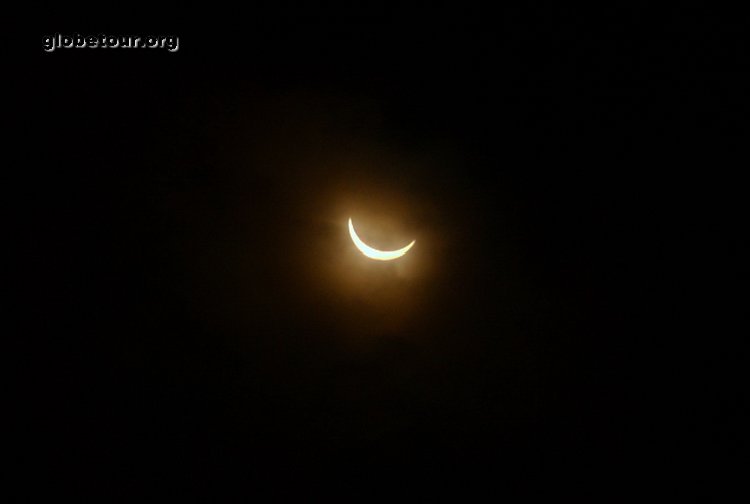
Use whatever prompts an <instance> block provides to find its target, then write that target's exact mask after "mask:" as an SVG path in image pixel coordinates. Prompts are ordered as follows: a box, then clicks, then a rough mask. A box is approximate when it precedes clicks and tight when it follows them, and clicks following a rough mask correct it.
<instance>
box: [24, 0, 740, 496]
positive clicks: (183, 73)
mask: <svg viewBox="0 0 750 504" xmlns="http://www.w3.org/2000/svg"><path fill="white" fill-rule="evenodd" d="M89 14H92V13H89ZM93 14H95V13H93ZM125 14H127V16H125V17H132V18H134V19H136V20H137V21H134V22H133V24H132V25H128V24H127V23H125V22H122V16H117V17H118V18H120V19H119V22H117V23H116V22H114V21H113V19H115V17H112V18H109V17H108V16H102V18H101V19H98V20H96V21H93V22H90V21H89V20H85V21H84V20H83V18H79V19H76V20H75V21H61V20H59V19H54V18H51V17H50V18H49V20H47V21H42V22H39V23H29V24H30V25H32V24H33V29H30V30H28V31H26V32H24V35H23V36H19V37H17V38H15V39H14V40H13V44H14V45H13V47H17V48H18V51H17V53H16V54H14V55H13V56H12V62H13V63H15V62H16V61H18V62H19V63H20V65H19V67H18V71H13V72H11V73H12V83H13V84H15V85H16V86H14V88H13V92H15V93H16V94H17V96H19V97H20V98H19V99H17V100H13V102H14V103H13V104H12V105H11V109H12V111H13V112H18V121H19V122H18V124H19V125H20V128H21V130H22V131H24V132H25V133H26V135H25V136H26V137H27V138H28V137H29V136H30V137H32V138H33V141H32V142H29V143H28V145H27V144H26V143H25V142H19V143H16V145H14V146H11V147H18V146H20V147H21V150H22V156H21V158H22V159H23V162H22V165H23V166H25V167H26V168H24V170H23V173H22V176H23V183H21V184H19V185H18V187H20V191H18V192H17V195H18V194H20V196H21V198H20V199H21V200H22V203H20V204H19V206H18V212H19V214H20V217H21V219H20V221H21V223H22V225H21V232H20V235H19V236H20V238H19V240H18V241H19V243H21V245H22V246H23V247H24V250H25V252H24V254H25V258H26V259H27V260H28V261H29V262H30V266H31V267H30V268H29V270H28V273H27V274H26V273H25V274H24V278H23V283H22V286H21V287H20V289H19V291H18V292H19V293H20V299H21V300H22V303H23V304H24V308H25V310H24V311H23V314H24V323H23V328H24V330H23V331H22V333H21V334H22V343H23V345H22V348H23V351H22V353H21V354H20V355H22V356H23V358H22V359H21V361H22V363H23V366H24V368H25V373H24V376H23V378H22V380H21V382H20V383H21V385H22V386H21V387H20V390H21V393H20V397H21V408H20V409H19V410H20V411H22V412H24V413H26V414H25V415H23V416H22V426H21V431H20V432H21V433H22V435H21V436H20V439H21V440H22V444H23V445H24V448H23V450H21V455H20V457H19V459H18V460H19V467H20V468H21V470H22V472H23V473H24V474H25V475H31V476H32V478H31V481H32V483H31V484H30V485H29V486H27V487H25V488H26V490H25V491H27V492H29V493H34V492H37V491H40V490H49V489H51V490H53V491H58V490H59V491H61V492H67V491H75V492H94V493H96V494H99V495H107V496H108V497H107V498H108V499H109V498H113V497H117V496H128V495H138V496H142V495H162V492H165V494H164V495H168V496H172V497H175V498H176V496H177V495H180V496H182V495H185V496H189V497H197V498H199V499H210V500H213V499H214V498H215V497H216V495H218V494H230V495H238V494H240V495H248V496H252V495H274V496H277V497H279V498H284V497H286V496H291V495H299V496H302V497H305V496H307V497H310V496H312V495H314V493H315V492H316V491H317V490H320V489H335V490H338V491H340V492H342V493H343V494H345V495H348V496H349V497H350V498H352V499H354V498H360V497H366V496H373V495H376V494H379V493H380V492H383V493H385V495H391V496H397V495H400V494H398V493H390V492H399V491H401V490H402V489H404V488H408V489H411V490H415V491H416V492H418V493H419V494H422V495H425V494H428V493H442V492H444V491H447V490H449V489H451V490H457V491H458V492H459V494H465V493H471V492H480V491H489V492H491V494H492V495H494V496H502V495H508V494H509V493H520V494H522V495H526V496H536V495H540V494H549V495H555V494H558V493H561V494H563V493H564V494H567V493H574V494H577V495H579V496H582V497H583V498H586V497H589V498H592V499H597V500H599V501H601V500H603V501H618V500H628V499H630V498H631V497H632V496H634V495H636V496H644V495H652V494H651V493H649V492H654V493H653V495H662V496H669V495H671V494H672V493H673V492H676V491H677V490H680V489H686V488H687V489H689V490H692V489H693V488H696V489H698V488H700V489H708V490H709V491H711V492H714V491H716V489H717V488H721V487H723V485H724V482H725V481H726V480H727V479H728V478H731V477H732V475H733V474H734V472H735V471H736V466H734V465H733V463H732V462H731V457H732V455H733V454H736V450H738V448H737V441H736V440H735V439H734V438H733V437H732V436H733V435H732V434H730V433H729V431H728V429H727V428H726V425H728V423H729V422H731V420H730V419H731V418H732V412H733V411H736V409H737V408H736V406H735V404H736V401H737V398H736V396H733V395H732V392H731V390H732V389H731V388H730V387H726V386H719V387H716V388H713V387H711V386H709V385H708V383H709V382H708V381H707V380H706V377H707V376H711V377H713V378H715V377H716V376H717V373H716V369H717V367H716V360H715V359H716V357H718V358H720V359H725V360H724V361H721V362H722V364H721V366H720V367H721V368H722V369H723V372H725V373H726V372H727V370H729V373H733V372H734V371H733V369H734V368H733V367H732V364H731V363H730V362H731V360H730V359H729V357H728V354H729V353H730V352H729V351H726V350H719V351H718V355H717V350H716V347H715V346H713V344H712V343H711V342H712V341H714V340H715V338H716V337H717V336H718V334H717V333H721V332H722V331H723V329H721V328H720V327H719V326H718V325H717V324H716V323H713V325H711V326H710V329H706V330H702V328H699V323H698V320H697V315H696V313H695V312H691V311H690V309H689V308H688V303H687V298H689V297H691V295H690V294H688V293H689V292H690V291H691V289H693V288H694V287H695V286H696V285H697V284H699V283H701V282H702V281H703V280H705V278H704V273H702V272H701V268H699V267H696V264H698V263H697V262H696V261H700V260H706V257H707V255H708V251H707V249H710V248H714V247H716V246H718V244H719V243H720V242H721V241H722V237H721V235H720V230H717V229H715V228H714V227H713V225H714V223H713V222H711V221H712V220H713V219H711V217H710V215H711V214H710V211H715V210H716V209H717V208H719V209H721V211H722V212H727V213H729V214H731V215H735V216H736V215H737V210H736V208H737V206H736V204H737V200H736V199H735V198H736V197H737V195H738V192H739V188H738V187H737V185H736V184H734V183H732V182H731V176H728V175H727V173H729V172H731V171H732V170H741V169H743V168H742V162H741V160H740V159H741V158H737V157H735V155H737V154H738V153H739V149H738V147H739V145H740V141H741V140H743V139H744V135H745V132H746V125H745V122H746V117H747V114H746V112H747V96H746V92H745V88H744V84H743V82H744V80H743V76H744V72H745V71H746V67H745V59H746V56H747V50H746V45H745V41H744V38H743V37H744V36H743V34H742V30H743V29H744V27H743V26H742V25H741V23H739V22H732V21H728V20H727V19H726V18H720V17H713V16H711V15H710V14H709V13H706V12H700V11H697V10H690V9H682V10H676V11H673V12H653V11H647V10H639V9H635V8H630V9H609V10H606V11H605V10H603V9H600V10H598V11H589V12H586V13H580V12H575V11H573V10H569V9H564V8H557V9H551V10H545V9H541V8H531V7H529V8H508V7H506V8H504V9H501V10H499V11H497V12H493V11H490V10H485V9H479V8H476V9H472V8H468V7H464V8H460V9H458V10H456V8H452V7H446V6H434V5H430V6H427V5H425V6H424V7H422V8H417V9H406V8H400V9H397V8H393V9H390V8H386V7H383V6H360V7H357V8H353V7H349V8H346V9H343V10H341V9H334V8H330V9H326V10H325V11H320V10H318V9H317V8H297V7H286V8H279V7H276V8H274V9H270V8H264V9H256V10H250V11H249V12H239V11H236V10H234V11H233V10H227V11H225V12H224V13H222V14H221V15H217V14H216V13H215V12H214V13H212V14H208V13H206V12H204V11H203V10H200V9H194V10H190V11H185V10H184V9H182V10H181V9H175V10H174V11H173V12H170V13H169V14H168V15H166V16H164V17H163V21H161V20H157V19H156V17H157V16H155V15H149V16H148V20H147V21H145V20H144V18H145V17H144V16H143V15H139V14H138V13H137V12H130V13H125ZM151 14H153V13H151ZM89 17H91V18H93V17H94V16H89ZM61 19H62V18H61ZM108 19H109V20H108ZM57 32H60V33H75V32H79V33H85V34H97V33H114V34H142V33H157V34H174V35H177V36H179V37H180V49H179V51H178V52H176V53H170V52H167V51H165V50H157V49H149V50H125V49H117V50H115V49H97V50H90V49H78V50H74V49H60V50H57V51H55V52H53V53H45V52H44V51H43V49H42V40H43V39H42V36H43V35H51V34H54V33H57ZM321 131H322V132H321ZM14 143H15V142H14ZM363 144H364V145H367V147H366V148H364V149H363V148H362V147H361V146H362V145H363ZM373 151H376V152H378V159H379V160H384V162H383V164H382V166H381V167H380V168H376V169H375V170H376V173H373V174H372V176H373V177H376V178H377V179H378V180H388V181H389V182H388V183H389V184H392V185H393V186H396V187H398V188H399V190H402V191H403V192H404V194H410V193H413V194H414V197H415V199H416V201H418V202H419V201H429V202H430V204H431V205H434V206H435V207H437V208H438V210H437V214H436V215H438V216H440V217H441V218H442V219H444V221H443V222H442V223H441V226H444V228H445V229H452V230H463V231H462V232H456V233H455V234H453V235H451V236H450V237H449V238H446V240H447V241H448V247H447V249H446V250H449V251H450V252H451V254H452V255H450V256H448V257H443V258H441V261H442V262H441V265H442V269H441V270H440V277H439V279H435V280H434V281H432V282H428V283H427V284H426V285H428V287H429V289H426V291H425V292H424V293H423V294H424V298H423V299H424V301H423V302H424V303H425V304H424V306H426V308H425V311H424V314H425V315H424V318H423V319H421V321H420V322H419V323H416V324H412V325H410V326H409V327H408V329H405V330H403V331H399V330H385V329H384V330H379V329H378V328H377V327H376V328H375V329H373V333H372V334H368V335H367V336H366V338H368V343H367V344H363V345H351V344H347V343H346V341H347V338H356V337H358V332H357V329H356V327H357V324H358V322H360V320H359V319H358V318H357V317H358V315H357V313H358V312H356V311H355V312H354V313H344V311H343V310H344V309H343V308H341V306H343V305H341V306H339V308H336V306H338V305H336V304H335V302H336V300H335V299H334V300H333V301H330V300H328V301H329V302H330V303H333V304H328V305H325V306H324V302H323V300H321V299H319V298H317V297H316V296H315V295H314V294H311V292H313V291H311V290H310V287H309V285H307V284H306V283H305V282H310V281H312V280H310V279H309V278H306V277H304V276H303V275H302V276H300V275H298V274H299V273H300V271H302V270H305V268H308V269H309V266H310V264H313V263H314V261H316V260H318V259H320V257H321V256H320V255H315V254H311V257H310V258H308V259H305V260H302V259H300V255H299V252H298V251H296V249H297V248H298V247H300V244H299V243H298V241H299V239H300V237H302V238H304V239H308V238H311V237H312V238H314V237H315V236H318V235H319V234H320V233H323V234H325V233H326V232H329V230H326V229H323V230H320V229H319V228H317V227H315V226H316V222H315V221H314V220H313V219H310V220H306V219H305V217H304V212H305V211H306V210H312V211H322V210H319V209H318V208H316V207H315V205H316V202H319V201H320V200H321V199H325V198H318V197H316V196H315V194H316V191H317V192H320V191H327V190H329V189H323V188H324V187H325V188H327V187H328V186H327V185H326V182H327V181H328V180H329V179H331V178H336V179H337V180H346V179H347V177H348V176H349V171H348V169H347V168H343V169H340V170H338V171H335V172H328V171H326V170H324V169H320V168H319V167H317V168H313V167H310V168H309V169H306V168H305V163H304V162H303V161H304V160H305V159H307V158H306V156H311V155H312V156H318V157H317V158H316V159H318V160H319V159H327V156H333V157H336V156H338V155H339V154H340V153H345V152H355V154H356V155H362V154H361V153H363V152H364V153H368V152H373ZM289 152H293V153H295V154H289ZM311 153H312V154H311ZM321 153H322V154H321ZM394 153H395V154H394ZM295 156H296V157H295ZM395 158H398V159H418V160H419V162H417V163H416V165H418V168H414V169H413V170H411V169H409V168H408V167H407V168H404V166H406V165H409V163H405V164H404V163H402V164H399V163H394V164H393V165H389V164H388V160H389V159H395ZM290 160H291V161H290ZM300 160H303V161H300ZM431 160H432V161H431ZM433 161H434V162H433ZM290 163H291V164H294V167H293V168H289V167H288V166H287V165H288V164H290ZM19 166H20V165H19ZM311 166H312V165H311ZM315 166H319V165H315ZM351 176H352V177H358V176H360V174H359V172H358V171H357V170H355V169H352V170H351ZM301 202H302V203H301ZM709 209H710V211H709ZM300 215H303V216H302V217H300ZM405 218H407V217H405ZM731 222H732V221H731V220H730V219H729V218H726V219H724V220H722V223H724V224H726V228H733V224H732V223H731ZM433 223H434V221H433ZM342 229H344V228H342ZM440 229H443V228H440ZM344 232H345V231H344ZM316 233H317V234H316ZM326 236H328V235H326ZM459 237H460V241H461V243H458V240H459ZM451 240H453V241H452V242H451ZM292 250H295V251H294V252H292ZM704 251H705V252H706V255H705V256H704V255H703V253H704ZM459 252H460V254H459ZM436 253H437V252H436ZM316 254H320V252H317V253H316ZM701 258H702V259H701ZM300 261H301V262H300ZM305 261H309V262H305ZM248 264H252V266H248ZM721 266H722V265H721V264H714V263H712V265H711V267H710V268H711V269H712V270H713V271H717V270H719V269H720V268H721ZM305 271H306V270H305ZM705 276H709V277H710V276H711V273H707V274H705ZM315 278H317V279H318V280H319V279H320V277H315ZM427 291H429V292H427ZM300 292H303V293H304V294H300ZM418 292H421V291H418ZM705 293H706V292H705V291H704V294H705ZM332 306H333V308H332ZM703 308H704V309H705V308H706V306H705V305H704V306H703ZM337 309H339V310H341V313H339V312H337V311H336V310H337ZM395 309H396V310H398V308H395ZM339 319H341V320H343V322H342V321H341V320H339ZM366 323H369V322H365V321H364V320H362V321H361V324H366ZM687 326H689V327H690V329H687V328H686V327H687ZM699 329H701V330H700V331H699V332H700V335H695V334H694V332H693V331H696V332H697V331H698V330H699ZM722 352H724V354H723V355H722ZM707 433H709V434H707ZM707 466H712V467H714V468H715V469H716V468H718V469H717V471H718V472H719V473H720V474H721V476H720V478H719V479H713V476H712V472H711V471H710V470H709V469H708V468H707Z"/></svg>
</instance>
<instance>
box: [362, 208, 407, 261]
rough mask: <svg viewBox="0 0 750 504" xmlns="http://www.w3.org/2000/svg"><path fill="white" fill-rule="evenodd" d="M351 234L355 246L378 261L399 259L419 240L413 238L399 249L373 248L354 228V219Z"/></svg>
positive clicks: (366, 255)
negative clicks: (361, 238)
mask: <svg viewBox="0 0 750 504" xmlns="http://www.w3.org/2000/svg"><path fill="white" fill-rule="evenodd" d="M349 235H350V236H351V237H352V241H353V242H354V246H355V247H357V248H358V249H359V251H360V252H362V254H364V255H365V257H369V258H370V259H375V260H376V261H392V260H394V259H398V258H399V257H401V256H403V255H404V254H406V253H407V252H408V251H409V249H410V248H412V247H413V246H414V243H416V241H417V240H412V242H411V243H410V244H408V245H407V246H406V247H403V248H400V249H398V250H378V249H376V248H372V247H370V246H369V245H367V244H366V243H365V242H363V241H362V240H360V238H359V236H357V232H356V231H355V230H354V224H352V219H351V218H350V219H349Z"/></svg>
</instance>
